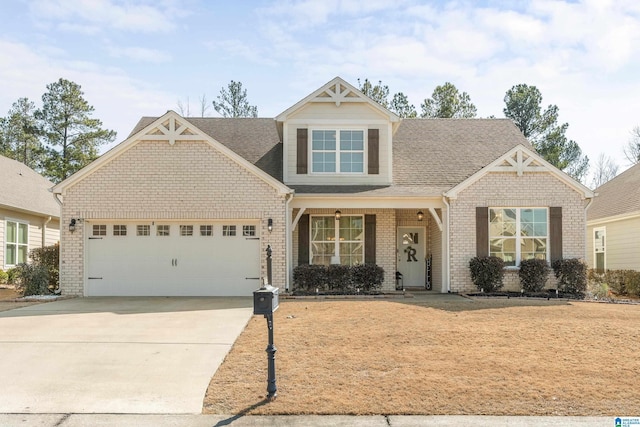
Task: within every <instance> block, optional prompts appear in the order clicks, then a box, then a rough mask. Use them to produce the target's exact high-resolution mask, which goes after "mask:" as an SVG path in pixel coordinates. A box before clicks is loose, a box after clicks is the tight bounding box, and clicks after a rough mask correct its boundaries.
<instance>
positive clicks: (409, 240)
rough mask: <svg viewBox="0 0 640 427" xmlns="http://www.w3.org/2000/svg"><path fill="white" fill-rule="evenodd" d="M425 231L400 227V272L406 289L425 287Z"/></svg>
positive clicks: (420, 228)
mask: <svg viewBox="0 0 640 427" xmlns="http://www.w3.org/2000/svg"><path fill="white" fill-rule="evenodd" d="M425 237H426V233H425V229H424V227H398V246H397V250H398V271H399V272H400V273H401V274H402V279H403V285H404V287H415V286H419V287H425V284H426V281H425V270H426V268H425V267H426V261H425V256H424V254H425Z"/></svg>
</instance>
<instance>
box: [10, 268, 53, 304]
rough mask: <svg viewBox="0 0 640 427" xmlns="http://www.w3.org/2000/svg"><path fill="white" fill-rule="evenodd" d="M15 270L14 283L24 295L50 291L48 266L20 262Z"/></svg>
mask: <svg viewBox="0 0 640 427" xmlns="http://www.w3.org/2000/svg"><path fill="white" fill-rule="evenodd" d="M15 270H16V271H15V277H14V284H15V286H16V290H17V291H18V292H20V293H22V295H23V296H25V297H26V296H30V295H45V294H47V293H49V289H48V286H49V270H48V269H47V267H46V266H44V265H36V264H18V265H17V266H16V268H15Z"/></svg>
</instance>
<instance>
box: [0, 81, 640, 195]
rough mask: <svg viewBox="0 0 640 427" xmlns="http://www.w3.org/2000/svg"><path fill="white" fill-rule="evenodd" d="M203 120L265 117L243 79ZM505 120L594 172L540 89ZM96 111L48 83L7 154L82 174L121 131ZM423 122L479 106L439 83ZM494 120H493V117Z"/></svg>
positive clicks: (551, 156)
mask: <svg viewBox="0 0 640 427" xmlns="http://www.w3.org/2000/svg"><path fill="white" fill-rule="evenodd" d="M358 86H359V89H360V91H362V92H363V93H364V94H365V95H367V96H368V97H370V98H371V99H373V100H374V101H375V102H377V103H379V104H380V105H382V106H383V107H385V108H387V109H389V110H390V111H392V112H394V113H395V114H397V115H398V116H399V117H401V118H417V117H418V111H417V110H416V107H415V106H414V105H413V104H411V103H410V102H409V99H408V97H407V96H406V95H405V94H404V93H402V92H398V93H395V94H394V95H393V96H391V92H390V90H389V87H388V86H387V85H384V84H382V81H378V83H377V84H373V83H371V81H369V80H368V79H364V81H360V79H358ZM198 102H199V115H200V116H201V117H205V116H206V115H207V114H208V111H209V109H210V107H211V106H213V108H214V110H215V111H216V112H217V113H218V114H220V115H221V116H222V117H258V107H257V106H255V105H251V104H250V103H249V101H248V96H247V90H246V89H245V88H243V86H242V83H241V82H236V81H234V80H231V82H230V83H229V84H228V85H227V87H223V88H222V89H221V90H220V94H219V95H218V96H217V98H216V100H214V101H212V102H211V104H209V101H207V99H206V96H205V95H202V97H200V98H199V99H198ZM504 102H505V107H504V109H503V113H504V115H505V117H507V118H509V119H511V120H512V121H513V122H514V124H515V125H516V126H517V127H518V129H520V131H521V132H522V133H523V135H524V136H525V137H526V138H527V139H528V140H529V141H530V142H531V144H532V146H533V147H534V148H535V149H536V151H537V152H538V153H539V154H540V155H541V156H542V157H543V158H544V159H545V160H547V161H548V162H549V163H551V164H552V165H554V166H556V167H557V168H558V169H560V170H563V171H565V172H566V173H568V174H569V175H571V176H572V177H573V178H575V179H576V180H578V181H584V179H585V177H586V175H587V173H588V171H589V158H588V157H587V156H585V155H583V154H582V150H581V149H580V146H579V145H578V144H577V143H576V142H575V141H573V140H570V139H568V138H567V136H566V131H567V129H568V127H569V124H568V123H559V122H558V116H559V108H558V106H557V105H549V106H547V107H546V108H544V109H543V107H542V94H541V92H540V90H538V88H537V87H535V86H530V85H526V84H518V85H515V86H513V87H512V88H511V89H509V90H508V91H507V92H506V94H505V96H504ZM178 111H179V112H180V114H181V115H182V116H185V117H190V116H191V111H190V105H189V99H188V98H187V100H186V103H184V102H182V101H178ZM93 112H94V108H93V106H91V105H89V103H88V102H87V101H86V100H85V99H84V93H83V92H82V89H81V87H80V85H78V84H77V83H74V82H72V81H69V80H66V79H63V78H61V79H59V80H58V81H57V82H54V83H51V84H49V85H47V92H45V93H44V94H43V95H42V106H41V107H40V108H36V105H35V103H34V102H32V101H30V100H29V99H28V98H20V99H18V100H17V101H16V102H14V103H13V105H12V107H11V109H10V110H9V112H8V114H7V116H6V117H3V118H0V154H1V155H4V156H6V157H9V158H12V159H15V160H18V161H20V162H22V163H24V164H26V165H27V166H29V167H30V168H32V169H34V170H36V171H37V172H39V173H41V174H42V175H44V176H45V177H47V178H48V179H50V180H51V181H53V182H55V183H57V182H60V181H62V180H64V179H65V178H67V177H69V176H70V175H72V174H73V173H75V172H77V171H78V170H80V169H82V168H83V167H84V166H86V165H87V164H89V163H90V162H92V161H93V160H94V159H96V158H97V157H98V148H99V147H100V146H101V145H104V144H107V143H109V142H112V141H113V140H114V139H115V137H116V133H115V132H114V131H112V130H108V129H103V128H102V122H101V121H100V120H98V119H96V118H92V117H91V116H92V113H93ZM419 117H421V118H475V117H477V108H476V106H475V105H474V104H473V102H472V101H471V97H470V96H469V94H468V93H466V92H460V91H459V90H458V88H456V86H455V85H453V84H452V83H450V82H445V83H444V84H443V85H439V86H436V88H435V89H434V91H433V93H432V95H431V97H430V98H427V99H425V100H424V101H423V102H422V103H421V104H420V115H419ZM491 117H493V116H491ZM623 151H624V154H625V157H626V158H627V160H629V162H631V163H632V164H635V163H640V126H636V127H635V128H634V129H633V130H632V133H631V138H630V140H629V142H628V143H627V145H625V147H624V150H623ZM594 168H595V171H594V173H593V181H592V183H591V185H592V187H593V188H595V187H598V186H600V185H602V184H604V183H605V182H607V181H608V180H610V179H611V178H613V177H615V175H616V174H617V171H618V166H617V165H616V164H615V163H614V162H613V160H612V159H611V158H610V157H608V156H606V155H605V154H604V153H603V154H600V156H599V157H598V159H597V160H596V163H595V165H594Z"/></svg>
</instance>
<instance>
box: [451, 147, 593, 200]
mask: <svg viewBox="0 0 640 427" xmlns="http://www.w3.org/2000/svg"><path fill="white" fill-rule="evenodd" d="M491 172H512V173H513V172H515V173H516V174H518V176H521V175H523V174H524V173H549V174H551V175H553V176H555V177H556V178H557V179H558V180H559V181H562V182H564V183H565V184H566V185H567V186H569V187H571V188H573V189H574V190H575V191H577V192H578V193H582V197H583V198H584V199H592V198H593V197H594V193H593V191H591V190H590V189H588V188H587V187H585V186H584V185H582V184H581V183H579V182H578V181H576V180H574V179H573V178H571V177H570V176H569V175H567V174H566V173H564V172H562V171H561V170H560V169H558V168H556V167H555V166H553V165H552V164H551V163H549V162H547V161H546V160H545V159H543V158H542V157H541V156H540V155H538V154H537V153H536V152H534V151H533V150H532V149H530V148H528V147H525V146H524V145H522V144H519V145H517V146H515V147H513V148H512V149H511V150H509V151H508V152H507V153H505V154H504V155H502V156H500V157H498V158H497V159H496V160H494V161H493V162H491V163H489V164H488V165H487V166H485V167H483V168H482V169H480V170H479V171H478V172H476V173H474V174H473V175H471V176H470V177H469V178H467V179H465V180H464V181H462V182H460V183H459V184H458V185H456V186H455V187H453V188H452V189H450V190H448V191H447V192H445V196H447V197H450V198H453V199H455V198H456V197H457V196H458V193H460V192H461V191H463V190H464V189H465V188H467V187H469V186H470V185H471V184H473V183H474V182H476V181H478V180H479V179H480V178H482V177H483V176H485V175H487V174H488V173H491Z"/></svg>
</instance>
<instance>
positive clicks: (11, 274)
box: [6, 267, 18, 285]
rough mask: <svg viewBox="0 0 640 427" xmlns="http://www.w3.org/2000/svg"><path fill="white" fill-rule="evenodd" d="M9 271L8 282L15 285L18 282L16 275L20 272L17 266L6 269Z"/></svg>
mask: <svg viewBox="0 0 640 427" xmlns="http://www.w3.org/2000/svg"><path fill="white" fill-rule="evenodd" d="M6 273H7V283H8V284H10V285H14V284H15V282H16V278H17V277H16V276H17V274H18V270H16V268H15V267H13V268H10V269H8V270H7V271H6Z"/></svg>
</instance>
